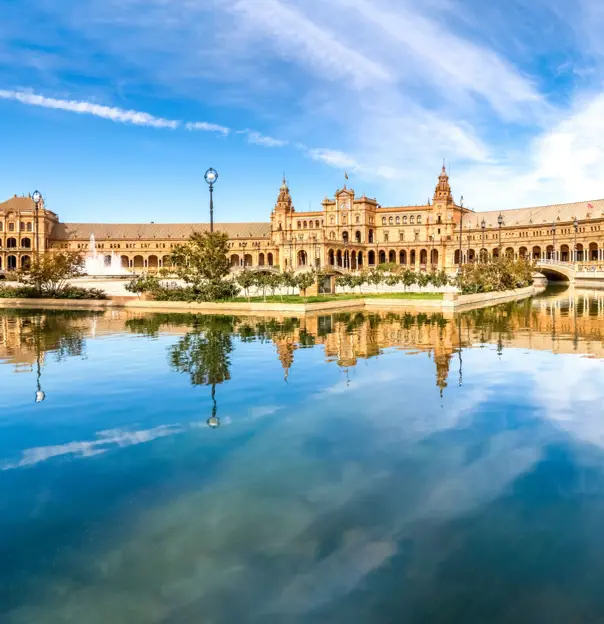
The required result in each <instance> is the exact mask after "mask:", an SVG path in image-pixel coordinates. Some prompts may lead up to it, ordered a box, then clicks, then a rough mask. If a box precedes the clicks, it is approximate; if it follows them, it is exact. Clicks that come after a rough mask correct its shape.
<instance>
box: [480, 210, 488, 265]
mask: <svg viewBox="0 0 604 624" xmlns="http://www.w3.org/2000/svg"><path fill="white" fill-rule="evenodd" d="M486 227H487V223H486V221H485V220H484V219H483V220H482V221H481V222H480V229H481V230H482V246H481V249H480V259H481V261H482V262H484V261H485V260H484V255H483V253H482V252H483V251H484V231H485V229H486Z"/></svg>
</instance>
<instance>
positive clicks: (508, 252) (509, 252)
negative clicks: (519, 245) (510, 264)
mask: <svg viewBox="0 0 604 624" xmlns="http://www.w3.org/2000/svg"><path fill="white" fill-rule="evenodd" d="M505 257H506V258H508V260H513V259H514V248H513V247H506V249H505Z"/></svg>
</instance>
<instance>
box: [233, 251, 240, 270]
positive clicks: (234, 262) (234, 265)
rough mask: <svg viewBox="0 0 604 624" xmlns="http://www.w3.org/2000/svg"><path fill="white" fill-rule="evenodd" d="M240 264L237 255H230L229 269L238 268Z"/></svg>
mask: <svg viewBox="0 0 604 624" xmlns="http://www.w3.org/2000/svg"><path fill="white" fill-rule="evenodd" d="M240 264H241V261H240V260H239V255H238V254H232V255H231V267H238V266H239V265H240Z"/></svg>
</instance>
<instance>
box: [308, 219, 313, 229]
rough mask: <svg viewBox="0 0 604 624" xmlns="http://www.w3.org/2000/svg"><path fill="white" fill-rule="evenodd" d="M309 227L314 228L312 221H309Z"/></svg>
mask: <svg viewBox="0 0 604 624" xmlns="http://www.w3.org/2000/svg"><path fill="white" fill-rule="evenodd" d="M308 227H309V228H310V229H311V230H312V221H309V222H308Z"/></svg>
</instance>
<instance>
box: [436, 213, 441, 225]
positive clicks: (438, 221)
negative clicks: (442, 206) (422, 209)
mask: <svg viewBox="0 0 604 624" xmlns="http://www.w3.org/2000/svg"><path fill="white" fill-rule="evenodd" d="M436 223H442V218H441V216H440V215H438V216H437V217H436Z"/></svg>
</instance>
